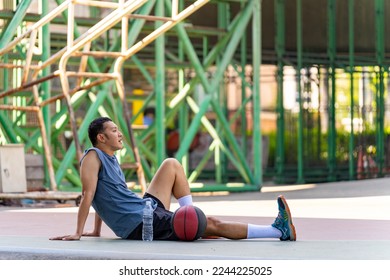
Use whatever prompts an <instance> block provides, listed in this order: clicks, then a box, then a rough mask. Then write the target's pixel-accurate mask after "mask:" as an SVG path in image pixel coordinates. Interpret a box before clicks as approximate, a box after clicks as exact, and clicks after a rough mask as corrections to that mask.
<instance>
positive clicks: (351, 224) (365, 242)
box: [0, 178, 390, 260]
mask: <svg viewBox="0 0 390 280" xmlns="http://www.w3.org/2000/svg"><path fill="white" fill-rule="evenodd" d="M279 194H283V195H284V196H285V197H286V198H287V201H288V203H289V206H290V209H291V212H292V215H293V220H294V224H295V226H296V229H297V236H298V241H297V242H280V241H279V240H272V239H252V240H238V241H233V240H226V239H218V240H213V239H211V240H198V241H195V242H168V241H154V242H150V243H145V242H142V241H129V240H120V239H118V238H117V237H115V235H114V234H113V233H112V232H111V230H110V229H108V228H107V227H106V226H103V230H102V237H100V238H88V237H84V238H82V240H81V241H76V242H64V241H50V240H49V237H51V236H57V235H64V234H71V233H73V231H74V229H75V223H76V213H77V207H75V206H74V205H60V204H57V203H51V204H50V203H47V202H46V203H42V204H35V205H34V206H33V207H31V206H30V207H5V206H0V260H1V259H3V260H7V259H8V260H34V259H41V260H51V259H53V260H56V259H57V260H58V259H68V260H69V259H91V260H94V259H114V260H119V259H138V260H142V259H144V260H153V259H161V260H164V259H165V260H169V259H183V260H185V259H199V260H207V259H231V260H235V259H263V260H390V178H381V179H370V180H361V181H348V182H337V183H323V184H306V185H298V186H296V185H295V186H264V187H263V188H262V191H261V192H258V193H257V192H256V193H254V192H243V193H231V194H225V193H219V194H213V195H201V194H194V203H195V205H196V206H198V207H200V208H201V209H203V211H204V212H205V213H206V214H207V215H213V216H217V217H219V218H221V219H224V220H231V221H240V222H247V223H257V224H270V223H272V222H273V220H274V218H275V216H276V214H277V205H276V200H275V199H276V197H277V195H279ZM177 207H178V205H177V203H176V202H175V201H173V204H172V208H171V210H174V209H176V208H177ZM92 224H93V217H90V218H89V219H88V221H87V225H86V230H90V229H92Z"/></svg>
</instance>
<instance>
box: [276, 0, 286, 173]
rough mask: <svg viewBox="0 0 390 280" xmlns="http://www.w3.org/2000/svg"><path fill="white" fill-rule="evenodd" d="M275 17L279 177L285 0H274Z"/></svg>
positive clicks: (282, 156)
mask: <svg viewBox="0 0 390 280" xmlns="http://www.w3.org/2000/svg"><path fill="white" fill-rule="evenodd" d="M275 2H276V3H275V18H276V38H275V51H276V56H277V62H276V63H277V75H276V82H277V87H278V88H277V100H276V102H277V105H276V117H277V120H276V122H277V127H276V156H275V167H276V174H277V177H278V178H279V179H281V178H283V176H284V165H285V148H284V142H285V139H284V135H285V122H284V117H285V113H284V91H283V81H284V79H283V77H284V55H285V40H286V38H285V28H286V27H285V24H286V23H285V0H275Z"/></svg>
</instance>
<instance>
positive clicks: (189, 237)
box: [172, 205, 207, 241]
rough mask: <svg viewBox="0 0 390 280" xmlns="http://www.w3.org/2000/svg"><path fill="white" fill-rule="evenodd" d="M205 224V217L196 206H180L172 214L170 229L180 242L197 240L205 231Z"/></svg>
mask: <svg viewBox="0 0 390 280" xmlns="http://www.w3.org/2000/svg"><path fill="white" fill-rule="evenodd" d="M206 224H207V219H206V215H205V214H204V213H203V211H202V210H200V209H199V208H198V207H196V206H192V205H186V206H182V207H180V208H179V209H177V210H176V211H175V212H174V213H173V217H172V228H173V231H174V232H175V234H176V236H177V237H178V238H179V239H180V240H183V241H193V240H196V239H199V238H200V237H201V236H202V235H203V233H204V231H205V229H206Z"/></svg>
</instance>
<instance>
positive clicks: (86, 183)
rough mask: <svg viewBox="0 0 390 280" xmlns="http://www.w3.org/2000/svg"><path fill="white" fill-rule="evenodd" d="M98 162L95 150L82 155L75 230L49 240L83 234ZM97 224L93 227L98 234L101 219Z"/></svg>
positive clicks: (70, 238)
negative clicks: (79, 197)
mask: <svg viewBox="0 0 390 280" xmlns="http://www.w3.org/2000/svg"><path fill="white" fill-rule="evenodd" d="M100 164H101V162H100V160H99V157H98V156H97V154H96V152H95V151H90V152H89V153H88V154H87V155H86V156H85V157H84V159H83V161H82V163H81V168H80V177H81V183H82V186H83V190H82V199H81V202H80V206H79V211H78V214H77V228H76V232H75V233H74V234H70V235H64V236H58V237H53V238H50V239H51V240H80V238H81V236H82V235H83V231H84V226H85V222H86V221H87V218H88V215H89V209H90V207H91V205H92V200H93V197H94V195H95V191H96V186H97V181H98V173H99V168H100ZM99 219H100V217H99ZM99 223H100V225H99ZM95 226H96V219H95ZM98 226H99V227H98V228H96V227H95V230H96V229H98V230H99V234H100V227H101V221H100V222H99V221H98Z"/></svg>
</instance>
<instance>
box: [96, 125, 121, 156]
mask: <svg viewBox="0 0 390 280" xmlns="http://www.w3.org/2000/svg"><path fill="white" fill-rule="evenodd" d="M103 126H104V130H103V132H102V133H99V136H98V137H99V140H100V141H101V142H102V143H104V145H106V146H108V147H109V148H110V149H112V150H113V151H116V150H120V149H122V148H123V143H122V140H123V135H122V133H121V132H120V131H119V129H118V127H117V126H116V124H115V123H113V122H105V123H104V124H103Z"/></svg>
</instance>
